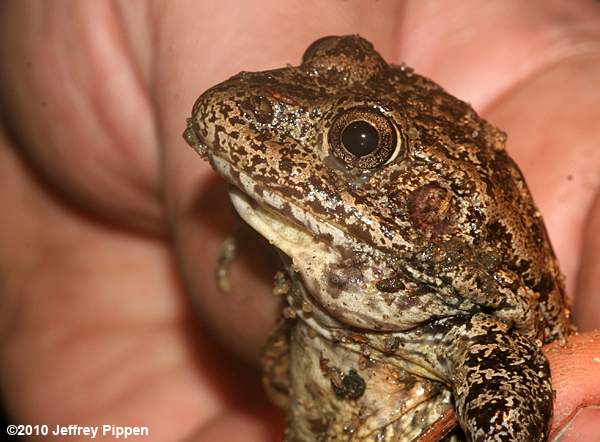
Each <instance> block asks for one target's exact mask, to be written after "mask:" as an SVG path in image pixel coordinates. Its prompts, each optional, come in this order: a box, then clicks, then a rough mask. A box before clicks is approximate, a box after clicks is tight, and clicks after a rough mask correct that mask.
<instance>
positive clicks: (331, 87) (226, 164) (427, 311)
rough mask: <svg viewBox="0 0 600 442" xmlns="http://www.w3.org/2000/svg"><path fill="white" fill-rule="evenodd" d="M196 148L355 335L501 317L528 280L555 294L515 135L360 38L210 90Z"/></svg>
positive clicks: (330, 43)
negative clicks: (508, 140) (512, 148)
mask: <svg viewBox="0 0 600 442" xmlns="http://www.w3.org/2000/svg"><path fill="white" fill-rule="evenodd" d="M184 135H185V137H186V139H187V141H188V142H189V143H190V144H191V145H192V146H193V147H195V148H196V149H197V150H198V151H199V152H200V153H201V154H202V155H203V156H205V157H207V158H208V159H209V160H210V162H211V164H212V165H213V167H214V168H215V169H216V170H217V171H218V173H219V174H220V175H222V176H223V177H224V178H225V179H226V180H227V181H228V182H229V183H231V184H232V185H233V187H234V189H233V190H232V192H231V197H232V200H233V203H234V206H235V207H236V209H237V210H238V212H239V213H240V215H241V216H242V218H243V219H245V220H246V221H247V222H248V223H249V224H251V225H252V226H253V227H254V228H255V229H256V230H257V231H258V232H259V233H261V234H262V235H263V236H265V237H266V238H267V239H269V240H270V241H271V242H272V243H273V244H274V245H276V246H277V247H279V248H280V249H281V250H282V251H283V252H285V253H286V254H287V255H289V256H290V257H291V258H292V260H293V262H294V265H295V268H296V269H297V270H298V271H299V273H300V274H302V275H303V277H304V280H305V283H306V286H307V288H308V289H309V291H310V292H311V293H312V295H313V296H314V297H315V299H316V300H317V301H318V302H319V303H320V304H321V305H323V306H325V308H326V309H327V310H328V311H330V312H331V313H332V314H333V315H334V316H335V317H337V318H339V319H341V320H343V321H345V322H347V323H349V324H351V325H354V326H358V327H367V328H375V329H398V328H406V327H411V326H414V325H415V324H417V323H420V322H423V321H427V320H429V319H431V318H432V317H439V316H445V315H450V314H460V313H466V312H473V311H477V310H478V309H481V308H487V309H494V308H496V307H497V306H498V305H499V304H500V303H501V302H502V300H503V299H504V298H503V297H504V295H503V292H502V291H503V290H509V289H510V290H513V289H514V288H515V284H516V285H519V284H521V282H522V281H521V280H517V279H518V278H516V277H515V276H514V275H513V273H512V272H513V271H514V270H520V271H521V273H522V274H523V275H524V278H525V280H527V281H528V283H527V281H526V283H527V284H528V286H531V287H533V286H534V285H535V284H538V283H540V281H541V280H542V279H543V278H546V280H547V279H548V278H549V279H550V280H552V281H553V280H554V277H553V275H550V276H548V277H546V276H543V275H541V274H540V271H538V268H539V267H540V266H542V264H543V263H540V260H542V259H543V254H542V253H539V248H540V246H539V244H541V247H542V248H543V247H548V246H547V243H546V236H545V232H544V228H543V225H542V224H541V221H539V217H538V216H537V215H535V213H536V211H535V208H534V207H533V205H532V203H531V199H530V196H529V193H528V191H527V188H526V186H525V184H524V182H523V179H522V177H521V174H520V173H519V171H518V169H517V168H516V166H515V165H514V163H513V162H512V161H511V160H510V159H509V157H508V156H507V155H506V153H505V151H504V139H505V137H504V134H503V133H501V132H500V131H498V130H496V129H495V128H493V127H492V126H490V125H489V124H488V123H486V122H485V121H484V120H482V119H481V118H479V117H478V116H477V114H476V113H475V112H474V111H473V110H472V108H471V107H470V106H469V105H468V104H466V103H464V102H462V101H460V100H458V99H456V98H454V97H452V96H450V95H449V94H447V93H446V92H445V91H443V90H442V89H441V88H440V87H439V86H437V85H436V84H435V83H433V82H431V81H430V80H428V79H426V78H424V77H421V76H419V75H417V74H415V73H414V72H413V71H412V70H411V69H409V68H407V67H405V66H393V65H388V64H387V63H386V62H385V61H384V60H383V59H382V58H381V56H380V55H379V54H378V53H377V52H375V50H374V49H373V47H372V45H371V44H370V43H369V42H367V41H366V40H364V39H362V38H360V37H358V36H348V37H326V38H323V39H320V40H318V41H316V42H315V43H313V44H312V45H311V46H310V47H309V49H308V50H307V51H306V53H305V55H304V57H303V61H302V64H301V65H300V66H297V67H286V68H283V69H276V70H271V71H266V72H256V73H249V72H242V73H240V74H238V75H236V76H234V77H232V78H230V79H229V80H227V81H225V82H223V83H221V84H219V85H217V86H215V87H213V88H211V89H209V90H208V91H206V92H205V93H204V94H203V95H202V96H201V97H200V98H199V99H198V100H197V101H196V103H195V105H194V109H193V116H192V118H191V119H189V120H188V128H187V130H186V132H185V134H184ZM536 244H538V246H537V250H538V251H536ZM511 284H512V287H511V288H509V289H508V288H507V287H509V286H511ZM551 285H552V287H554V285H553V283H552V284H551ZM483 292H485V293H483ZM473 293H474V294H473ZM482 293H483V297H484V298H485V297H486V296H487V298H485V299H483V300H482V299H479V298H481V296H480V295H481V294H482ZM478 297H479V298H478ZM482 306H483V307H482Z"/></svg>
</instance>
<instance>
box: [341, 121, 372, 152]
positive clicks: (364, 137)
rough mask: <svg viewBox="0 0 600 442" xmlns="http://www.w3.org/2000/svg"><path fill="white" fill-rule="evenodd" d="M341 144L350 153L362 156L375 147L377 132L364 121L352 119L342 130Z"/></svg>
mask: <svg viewBox="0 0 600 442" xmlns="http://www.w3.org/2000/svg"><path fill="white" fill-rule="evenodd" d="M342 144H343V145H344V147H345V148H346V149H347V150H348V152H350V153H351V154H353V155H356V156H357V157H364V156H366V155H369V154H370V153H373V151H374V150H375V149H377V146H378V145H379V133H378V132H377V129H375V128H374V127H373V126H371V125H370V124H369V123H367V122H366V121H353V122H352V123H350V124H349V125H348V126H346V127H345V128H344V130H343V131H342Z"/></svg>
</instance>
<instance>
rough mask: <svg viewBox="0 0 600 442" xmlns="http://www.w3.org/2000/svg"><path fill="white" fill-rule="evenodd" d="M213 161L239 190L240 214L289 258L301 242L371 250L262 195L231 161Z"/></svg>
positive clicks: (336, 229)
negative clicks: (325, 241) (324, 243)
mask: <svg viewBox="0 0 600 442" xmlns="http://www.w3.org/2000/svg"><path fill="white" fill-rule="evenodd" d="M210 159H211V163H212V164H213V167H214V168H215V169H216V170H217V171H218V172H219V174H220V175H221V176H223V177H224V178H225V179H226V180H227V181H228V182H229V183H230V184H232V185H233V186H234V187H235V188H237V189H238V190H234V191H232V192H230V196H231V199H232V202H233V205H234V207H235V208H236V211H238V213H239V214H240V216H241V217H242V218H243V219H244V221H246V222H247V223H248V224H250V225H251V226H252V227H253V228H254V229H255V230H257V231H258V232H259V233H261V234H262V235H263V236H264V237H265V238H267V239H268V240H269V241H271V242H272V243H273V244H274V245H276V246H277V247H279V248H280V249H281V250H282V251H283V252H285V253H286V254H288V255H290V256H292V254H293V252H294V250H292V249H291V247H292V246H293V247H298V241H301V242H302V243H303V244H308V243H309V242H312V243H316V242H319V243H323V242H324V240H325V239H327V243H328V245H329V246H332V247H333V248H335V249H353V250H360V249H365V250H367V249H369V250H371V248H369V247H368V246H367V245H365V244H362V243H360V242H357V241H356V240H355V239H353V238H352V237H351V236H350V235H348V234H346V233H345V232H344V231H343V230H342V229H340V228H339V227H336V226H335V225H333V224H331V223H329V222H327V221H325V220H322V219H320V218H318V217H317V216H315V215H313V214H312V213H311V212H308V211H306V210H305V209H303V208H301V207H300V206H298V205H297V204H295V203H294V202H293V201H290V200H289V199H286V198H285V197H283V196H281V195H279V194H278V193H276V192H272V191H270V190H269V189H265V188H264V187H262V186H261V188H260V191H258V190H257V189H258V186H257V184H256V182H255V181H254V180H253V179H252V177H250V176H249V175H248V174H246V173H244V172H241V171H239V170H238V169H237V168H236V167H235V166H234V165H232V164H231V163H230V162H229V161H228V160H226V159H224V158H221V157H220V156H219V155H215V154H213V155H211V158H210ZM250 200H252V201H250ZM255 224H259V225H255ZM282 232H285V234H284V233H282ZM290 238H293V240H290ZM309 238H310V241H309ZM292 243H293V245H292Z"/></svg>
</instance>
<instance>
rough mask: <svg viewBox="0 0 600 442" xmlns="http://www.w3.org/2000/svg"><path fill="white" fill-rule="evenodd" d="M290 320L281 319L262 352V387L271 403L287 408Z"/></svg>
mask: <svg viewBox="0 0 600 442" xmlns="http://www.w3.org/2000/svg"><path fill="white" fill-rule="evenodd" d="M291 321H292V320H290V319H283V320H281V321H280V322H279V324H278V325H277V327H275V329H274V330H273V331H272V332H271V335H270V336H269V339H268V341H267V344H266V345H265V348H264V350H263V356H262V369H263V385H264V388H265V390H266V391H267V394H268V396H269V398H270V399H271V401H273V402H274V403H275V404H276V405H278V406H279V407H281V408H287V405H288V401H289V395H290V374H289V365H290V361H289V359H290V328H291Z"/></svg>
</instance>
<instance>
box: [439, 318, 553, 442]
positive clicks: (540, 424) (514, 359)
mask: <svg viewBox="0 0 600 442" xmlns="http://www.w3.org/2000/svg"><path fill="white" fill-rule="evenodd" d="M458 320H459V318H448V321H449V322H450V321H458ZM446 325H450V324H446ZM443 343H444V344H445V345H444V346H442V347H443V348H445V349H446V351H445V355H446V358H445V359H446V363H447V364H448V366H447V373H446V374H447V376H448V380H449V381H450V383H451V384H452V388H453V392H454V398H455V407H456V413H457V415H458V420H459V422H460V424H461V427H462V428H463V430H464V431H465V433H466V434H467V435H469V437H470V440H471V441H545V440H546V438H547V435H548V423H549V421H550V417H551V414H552V386H551V383H550V372H549V368H548V363H547V361H546V358H545V356H544V355H543V353H542V352H541V349H540V348H539V347H538V346H537V345H536V344H535V343H533V342H531V341H530V340H528V339H526V338H524V337H523V336H521V335H520V334H518V333H516V332H514V331H510V330H509V327H508V325H506V324H505V323H504V322H501V321H498V320H497V319H496V318H494V317H492V316H489V315H485V314H477V315H474V316H473V317H471V318H469V319H466V320H465V319H463V322H462V323H460V322H458V323H457V324H456V325H453V326H451V328H450V331H449V332H448V333H447V335H446V336H445V338H444V339H443ZM439 356H443V355H439Z"/></svg>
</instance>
